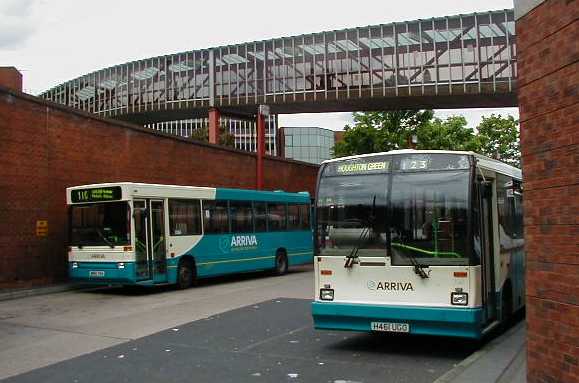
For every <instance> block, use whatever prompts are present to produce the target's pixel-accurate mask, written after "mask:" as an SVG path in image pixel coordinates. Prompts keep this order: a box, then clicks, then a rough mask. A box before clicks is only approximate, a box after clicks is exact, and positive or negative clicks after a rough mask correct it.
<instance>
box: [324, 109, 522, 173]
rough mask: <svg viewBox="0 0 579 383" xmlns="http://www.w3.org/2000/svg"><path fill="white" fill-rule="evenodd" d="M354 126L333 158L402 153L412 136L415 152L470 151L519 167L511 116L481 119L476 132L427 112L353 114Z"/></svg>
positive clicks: (459, 120)
mask: <svg viewBox="0 0 579 383" xmlns="http://www.w3.org/2000/svg"><path fill="white" fill-rule="evenodd" d="M354 122H355V124H354V126H353V127H351V126H346V128H345V130H346V132H345V133H344V140H343V141H342V142H338V143H336V145H335V146H334V156H335V157H343V156H348V155H354V154H363V153H375V152H383V151H388V150H393V149H404V148H407V147H408V143H409V137H411V135H414V134H415V135H416V136H417V138H418V144H417V146H416V147H417V149H430V150H466V151H473V152H476V153H481V154H484V155H487V156H489V157H492V158H497V159H500V160H501V161H504V162H506V163H508V164H511V165H513V166H519V165H520V157H521V156H520V141H519V130H518V122H517V121H516V120H515V119H514V118H513V117H512V116H507V117H506V118H504V117H502V116H501V115H498V116H495V115H494V114H492V115H491V116H490V117H483V120H482V122H481V123H480V125H479V126H478V128H477V129H476V130H473V129H471V128H469V127H468V126H467V121H466V119H465V118H464V117H463V116H451V117H448V118H447V119H446V120H442V119H440V118H434V119H433V113H432V111H431V110H425V111H422V112H420V111H415V110H414V111H394V112H368V113H354Z"/></svg>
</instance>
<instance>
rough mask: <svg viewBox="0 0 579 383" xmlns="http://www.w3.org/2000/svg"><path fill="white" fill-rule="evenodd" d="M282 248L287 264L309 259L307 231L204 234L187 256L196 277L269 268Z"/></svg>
mask: <svg viewBox="0 0 579 383" xmlns="http://www.w3.org/2000/svg"><path fill="white" fill-rule="evenodd" d="M280 248H282V249H285V250H286V251H287V255H288V261H289V264H290V265H298V264H303V263H307V262H311V260H312V239H311V232H309V231H296V232H273V233H240V234H232V233H229V234H210V235H205V236H204V237H203V238H202V239H201V240H200V241H199V243H198V244H197V245H196V246H195V247H193V248H192V249H191V250H189V251H188V252H187V253H188V254H190V255H192V256H193V257H194V258H195V263H196V265H197V275H198V276H199V277H200V278H203V277H209V276H215V275H222V274H231V273H239V272H247V271H256V270H264V269H273V268H274V266H275V255H276V251H277V249H280Z"/></svg>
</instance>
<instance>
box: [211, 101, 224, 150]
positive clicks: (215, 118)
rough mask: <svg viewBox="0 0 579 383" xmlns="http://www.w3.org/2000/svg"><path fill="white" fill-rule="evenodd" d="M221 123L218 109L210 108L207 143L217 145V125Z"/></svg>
mask: <svg viewBox="0 0 579 383" xmlns="http://www.w3.org/2000/svg"><path fill="white" fill-rule="evenodd" d="M220 122H221V113H219V109H217V108H211V109H209V143H210V144H218V143H219V125H220Z"/></svg>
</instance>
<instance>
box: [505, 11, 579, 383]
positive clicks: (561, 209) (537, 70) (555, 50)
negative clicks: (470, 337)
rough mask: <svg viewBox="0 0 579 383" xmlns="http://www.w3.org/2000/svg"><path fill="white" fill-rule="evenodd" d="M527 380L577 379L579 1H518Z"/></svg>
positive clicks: (578, 333) (572, 380)
mask: <svg viewBox="0 0 579 383" xmlns="http://www.w3.org/2000/svg"><path fill="white" fill-rule="evenodd" d="M515 14H516V17H517V26H516V28H517V49H518V52H519V55H518V60H519V62H518V71H519V75H518V86H519V108H520V118H521V144H522V155H523V158H522V163H523V177H524V196H525V197H524V198H525V206H524V208H525V241H526V244H525V247H526V252H527V323H528V342H527V358H528V360H527V363H528V364H527V365H528V382H529V383H534V382H537V383H538V382H579V170H578V167H579V65H578V60H579V44H578V43H577V39H578V38H579V22H578V18H579V0H547V1H544V0H515Z"/></svg>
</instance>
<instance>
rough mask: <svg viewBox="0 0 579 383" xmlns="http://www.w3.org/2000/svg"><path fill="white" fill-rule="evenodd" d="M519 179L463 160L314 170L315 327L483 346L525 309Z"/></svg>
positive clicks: (466, 155)
mask: <svg viewBox="0 0 579 383" xmlns="http://www.w3.org/2000/svg"><path fill="white" fill-rule="evenodd" d="M522 202H523V189H522V177H521V171H520V170H519V169H517V168H514V167H512V166H510V165H507V164H505V163H502V162H499V161H496V160H493V159H491V158H488V157H485V156H481V155H478V154H475V153H472V152H453V151H435V150H429V151H425V150H397V151H391V152H386V153H373V154H364V155H359V156H351V157H345V158H337V159H333V160H329V161H325V162H324V163H322V165H321V167H320V170H319V175H318V184H317V188H316V225H315V242H316V244H315V245H316V249H315V251H316V254H315V258H316V260H315V262H314V269H315V291H316V294H315V300H314V302H313V303H312V315H313V320H314V325H315V327H316V328H317V329H321V330H325V329H327V330H354V331H368V332H372V331H381V332H402V333H409V334H430V335H438V336H440V335H443V336H455V337H465V338H476V339H478V338H481V337H483V336H484V335H485V334H488V333H489V332H490V331H491V330H492V329H493V328H495V327H497V326H498V325H500V324H501V323H504V322H506V321H507V320H508V319H509V318H510V317H511V316H512V315H513V313H514V312H515V311H517V310H519V309H521V308H523V306H524V297H525V283H524V267H525V253H524V238H523V222H522V216H523V215H522V206H523V205H522Z"/></svg>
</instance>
